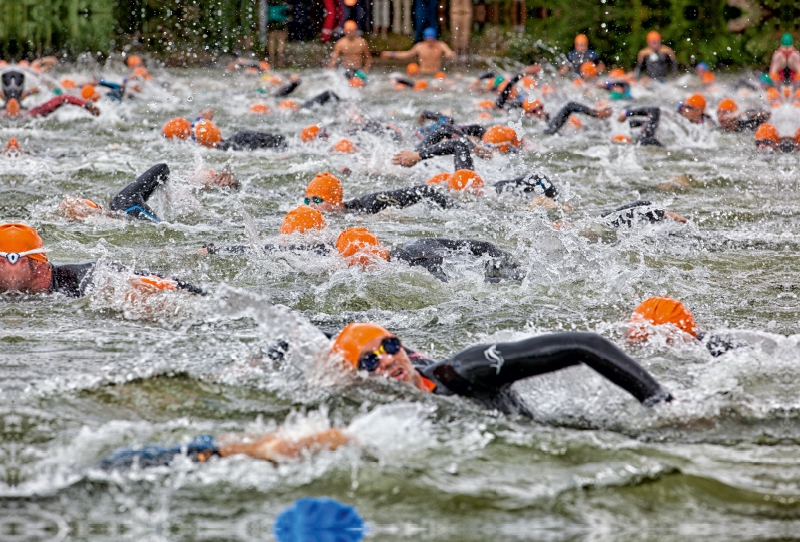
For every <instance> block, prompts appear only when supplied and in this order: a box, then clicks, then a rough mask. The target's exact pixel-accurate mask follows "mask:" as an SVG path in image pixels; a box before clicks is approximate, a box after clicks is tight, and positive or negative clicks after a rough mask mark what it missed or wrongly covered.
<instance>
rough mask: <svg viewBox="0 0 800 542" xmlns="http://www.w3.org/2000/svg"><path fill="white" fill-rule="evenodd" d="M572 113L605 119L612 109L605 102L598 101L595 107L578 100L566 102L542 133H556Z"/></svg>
mask: <svg viewBox="0 0 800 542" xmlns="http://www.w3.org/2000/svg"><path fill="white" fill-rule="evenodd" d="M573 113H582V114H584V115H589V116H590V117H594V118H596V119H607V118H608V117H610V116H611V114H612V113H613V111H612V109H611V106H610V105H608V103H607V102H605V103H603V102H601V103H598V104H597V107H589V106H586V105H583V104H580V103H578V102H567V103H566V104H565V105H564V107H562V108H561V109H560V110H559V111H558V113H556V116H555V117H553V118H552V119H550V120H549V122H548V123H547V128H545V130H544V134H546V135H553V134H555V133H557V132H558V131H559V130H560V129H561V127H562V126H564V124H566V122H567V120H569V117H570V115H572V114H573Z"/></svg>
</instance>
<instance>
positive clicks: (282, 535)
mask: <svg viewBox="0 0 800 542" xmlns="http://www.w3.org/2000/svg"><path fill="white" fill-rule="evenodd" d="M272 530H273V532H274V533H275V538H277V539H278V542H359V541H360V540H361V539H362V538H363V537H364V531H365V528H364V520H363V519H361V516H359V515H358V512H356V509H355V508H353V507H352V506H348V505H346V504H342V503H340V502H336V501H334V500H333V499H329V498H328V497H320V498H306V499H299V500H297V501H295V502H294V503H293V504H292V505H291V506H290V507H289V508H287V509H286V510H284V511H283V512H281V513H280V514H279V515H278V517H277V518H276V519H275V526H274V527H273V528H272Z"/></svg>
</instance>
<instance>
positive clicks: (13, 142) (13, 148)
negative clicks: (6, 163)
mask: <svg viewBox="0 0 800 542" xmlns="http://www.w3.org/2000/svg"><path fill="white" fill-rule="evenodd" d="M21 153H22V149H21V148H20V146H19V141H17V138H16V137H12V138H11V139H9V140H8V143H6V154H21Z"/></svg>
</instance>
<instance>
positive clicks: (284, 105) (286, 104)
mask: <svg viewBox="0 0 800 542" xmlns="http://www.w3.org/2000/svg"><path fill="white" fill-rule="evenodd" d="M278 108H280V109H291V110H292V111H299V110H300V106H299V105H297V102H295V101H294V100H283V101H282V102H281V103H280V104H278Z"/></svg>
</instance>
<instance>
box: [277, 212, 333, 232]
mask: <svg viewBox="0 0 800 542" xmlns="http://www.w3.org/2000/svg"><path fill="white" fill-rule="evenodd" d="M327 227H328V224H327V223H326V222H325V218H324V217H323V216H322V213H320V212H319V211H318V210H316V209H312V208H311V207H309V206H308V205H301V206H300V207H296V208H294V209H292V210H291V211H289V212H288V213H286V216H285V217H283V223H282V224H281V233H282V234H283V235H289V234H290V233H305V232H307V231H309V230H324V229H325V228H327Z"/></svg>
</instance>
